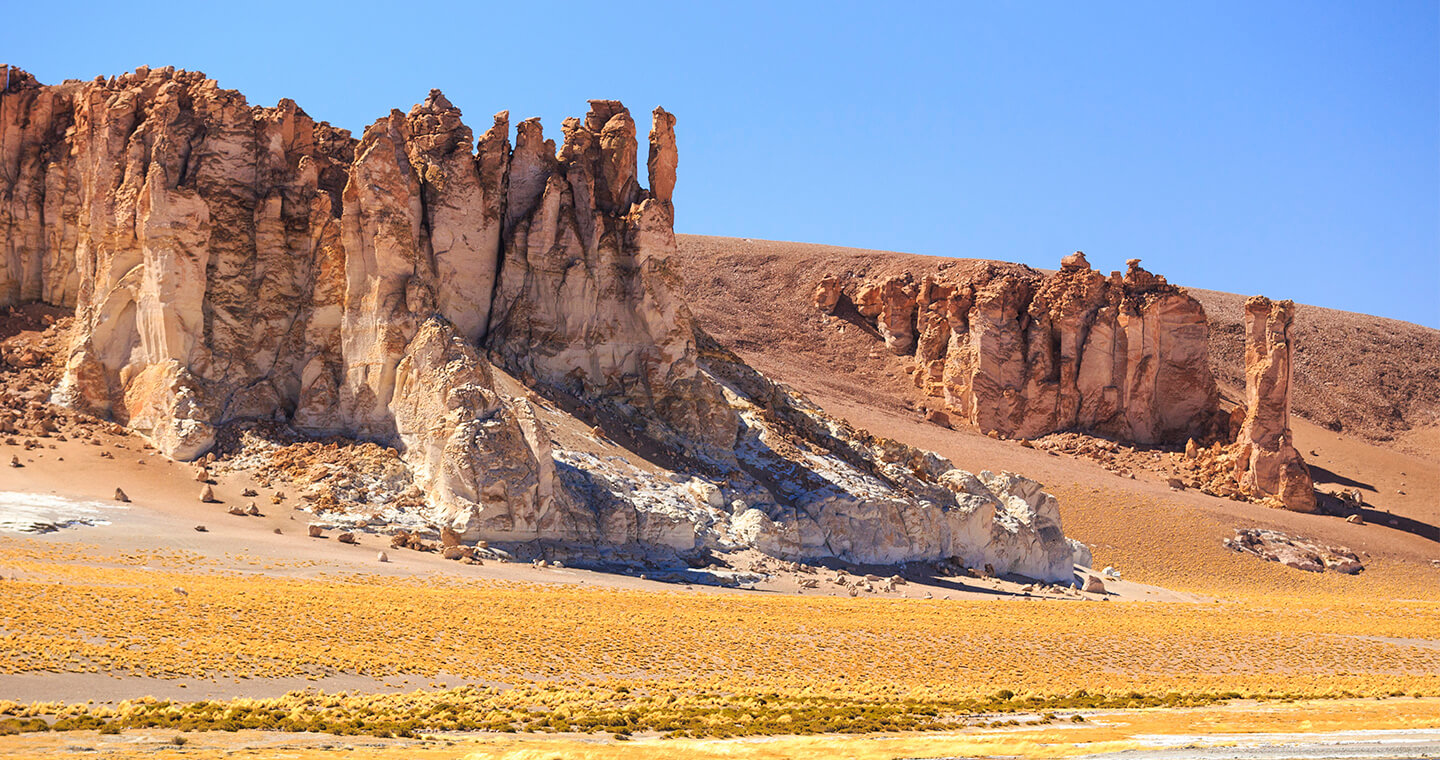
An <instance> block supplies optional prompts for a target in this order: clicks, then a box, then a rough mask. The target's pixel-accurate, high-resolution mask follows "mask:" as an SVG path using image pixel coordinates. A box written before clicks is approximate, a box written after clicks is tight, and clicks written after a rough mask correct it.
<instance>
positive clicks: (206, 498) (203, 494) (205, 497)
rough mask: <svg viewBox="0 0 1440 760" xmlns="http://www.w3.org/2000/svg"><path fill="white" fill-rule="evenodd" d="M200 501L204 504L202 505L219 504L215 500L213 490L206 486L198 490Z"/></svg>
mask: <svg viewBox="0 0 1440 760" xmlns="http://www.w3.org/2000/svg"><path fill="white" fill-rule="evenodd" d="M200 501H202V502H204V503H206V504H219V503H220V500H219V499H217V498H215V489H213V488H211V487H210V486H208V485H207V486H205V487H204V488H202V489H200Z"/></svg>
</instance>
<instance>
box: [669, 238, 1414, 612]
mask: <svg viewBox="0 0 1440 760" xmlns="http://www.w3.org/2000/svg"><path fill="white" fill-rule="evenodd" d="M986 263H987V262H983V261H980V260H975V259H947V258H940V257H932V256H917V255H912V254H902V253H889V252H883V251H870V250H860V249H852V248H838V247H833V246H823V245H812V244H803V243H786V242H774V241H760V240H748V239H740V238H719V237H700V236H692V235H682V236H680V237H679V255H678V256H677V259H676V269H677V271H678V272H679V273H680V274H681V276H682V277H683V278H684V280H685V281H686V283H687V287H686V288H685V292H686V293H687V295H688V297H689V303H690V308H691V309H692V311H693V312H694V313H695V315H696V318H697V321H698V322H699V324H701V325H702V326H704V328H705V329H706V330H707V331H709V332H710V333H711V334H712V335H713V336H714V337H715V338H716V339H717V340H718V341H719V342H721V343H722V344H724V345H725V346H727V347H729V348H731V349H733V350H735V351H736V352H737V353H739V354H740V355H741V356H742V357H743V358H744V359H745V360H746V361H747V362H749V363H750V364H752V365H753V366H755V367H756V368H757V369H759V370H761V371H762V372H765V373H767V374H769V375H770V376H771V377H773V378H775V379H776V380H778V381H781V382H784V383H788V384H790V385H792V386H794V387H795V388H797V389H798V390H800V391H802V392H804V393H806V394H808V395H810V396H811V397H812V398H813V399H814V400H815V401H816V402H818V403H820V404H822V405H823V406H824V407H825V408H826V409H828V410H830V411H831V413H833V414H836V415H839V416H842V417H845V418H846V419H848V420H849V421H851V422H852V423H854V424H856V425H858V426H860V427H863V428H866V429H868V430H870V431H871V432H873V433H876V434H879V435H883V436H888V437H893V438H896V439H898V440H901V441H903V442H905V443H908V444H910V445H914V446H920V447H922V448H926V449H930V450H933V451H936V452H938V453H940V454H941V455H943V456H946V457H948V458H950V459H951V460H952V461H954V462H955V463H956V464H957V465H958V466H961V467H969V468H979V469H994V470H1001V469H1005V470H1013V471H1016V472H1022V473H1025V474H1026V475H1027V476H1029V477H1033V478H1035V479H1037V480H1039V481H1041V482H1042V483H1045V484H1046V486H1047V488H1048V489H1049V490H1050V491H1052V492H1054V493H1056V494H1057V495H1058V496H1060V498H1061V510H1062V516H1063V519H1064V524H1065V526H1066V532H1067V533H1068V534H1070V535H1073V536H1075V537H1076V538H1078V539H1079V540H1081V541H1084V542H1086V543H1088V544H1090V545H1091V546H1093V547H1094V550H1095V561H1096V565H1097V566H1103V565H1105V564H1107V563H1113V564H1116V565H1120V566H1123V567H1126V568H1128V569H1129V570H1131V571H1134V572H1135V573H1136V577H1139V578H1143V579H1144V580H1146V581H1147V582H1158V583H1170V584H1174V585H1176V586H1179V587H1185V588H1194V589H1206V590H1210V591H1213V590H1216V589H1218V588H1229V589H1235V590H1237V591H1238V590H1240V589H1248V590H1252V591H1262V592H1264V591H1284V592H1296V591H1302V590H1305V589H1309V590H1315V589H1317V588H1325V589H1327V590H1331V591H1336V592H1340V591H1342V590H1343V588H1344V587H1345V584H1346V583H1347V582H1345V581H1329V580H1326V581H1323V582H1322V581H1319V580H1316V579H1315V578H1314V577H1313V576H1311V574H1308V573H1301V572H1298V571H1290V570H1288V569H1287V568H1283V567H1281V568H1278V569H1277V568H1276V566H1275V565H1273V564H1272V563H1258V565H1269V567H1260V566H1257V564H1256V563H1253V562H1250V561H1249V560H1253V558H1247V557H1246V556H1242V555H1239V554H1236V553H1234V552H1231V551H1228V550H1226V549H1225V548H1224V547H1223V546H1222V541H1223V540H1224V539H1225V538H1227V537H1229V536H1232V535H1233V531H1234V530H1235V529H1237V528H1256V527H1258V528H1274V529H1279V530H1285V531H1289V532H1293V533H1300V534H1303V535H1306V536H1309V537H1311V538H1316V539H1320V540H1323V541H1327V542H1331V543H1334V544H1337V545H1344V546H1348V547H1349V548H1351V549H1353V550H1355V551H1357V552H1361V556H1362V558H1363V559H1364V560H1365V562H1366V567H1367V574H1368V577H1369V581H1367V583H1375V582H1382V583H1383V584H1385V585H1387V586H1388V585H1389V584H1391V583H1398V584H1400V586H1399V587H1398V588H1396V589H1395V591H1394V592H1395V593H1402V594H1409V593H1418V594H1426V595H1429V594H1432V593H1434V592H1433V589H1434V585H1435V580H1436V578H1435V576H1436V574H1437V569H1436V566H1435V565H1433V564H1432V563H1431V561H1432V560H1435V559H1436V558H1437V557H1440V531H1437V527H1436V526H1440V507H1437V499H1440V457H1437V456H1436V455H1435V454H1434V453H1433V452H1434V451H1435V446H1434V445H1433V444H1434V443H1435V441H1436V440H1437V438H1440V436H1437V434H1436V431H1437V430H1440V427H1437V425H1436V414H1437V410H1440V401H1437V398H1436V385H1437V384H1436V382H1435V378H1436V377H1437V376H1440V332H1437V331H1435V330H1429V329H1426V328H1423V327H1418V326H1416V325H1410V324H1406V323H1401V322H1396V321H1393V320H1385V319H1380V318H1377V317H1370V316H1365V315H1359V314H1348V313H1345V312H1340V311H1335V310H1331V309H1322V308H1318V307H1313V306H1302V307H1300V308H1299V309H1298V310H1297V313H1296V317H1295V325H1296V330H1295V334H1296V336H1297V337H1298V342H1299V343H1300V344H1301V345H1302V346H1304V348H1303V349H1302V350H1300V351H1299V352H1298V353H1297V357H1298V358H1297V360H1296V375H1295V378H1294V383H1295V390H1294V397H1295V411H1296V413H1297V415H1296V417H1297V419H1295V420H1294V433H1295V442H1296V445H1297V446H1298V447H1299V448H1300V449H1301V450H1302V451H1303V452H1304V453H1305V456H1306V460H1307V462H1308V463H1309V464H1310V466H1311V472H1312V475H1313V476H1314V479H1315V484H1316V487H1317V489H1319V490H1320V491H1322V492H1334V491H1337V490H1339V489H1358V490H1360V491H1361V492H1362V494H1363V496H1364V500H1365V503H1366V504H1367V505H1369V507H1368V511H1367V512H1366V515H1367V518H1366V519H1367V520H1369V524H1366V525H1353V524H1348V523H1346V522H1345V521H1344V520H1342V519H1340V518H1336V517H1329V516H1321V515H1301V514H1294V513H1288V512H1284V511H1281V510H1275V509H1268V508H1266V507H1264V506H1261V505H1258V504H1248V503H1239V502H1232V501H1228V500H1225V499H1220V498H1216V497H1213V496H1208V495H1205V494H1201V493H1197V492H1195V491H1193V490H1188V491H1179V492H1177V491H1175V490H1173V489H1170V488H1168V487H1167V484H1166V477H1165V473H1164V472H1156V471H1153V470H1151V471H1144V470H1140V471H1138V472H1137V478H1136V479H1133V480H1132V479H1129V477H1128V473H1119V472H1116V471H1115V469H1114V468H1109V469H1107V468H1105V467H1102V466H1101V464H1099V463H1096V462H1092V461H1083V460H1077V459H1075V458H1071V457H1069V456H1064V455H1061V454H1060V453H1059V452H1055V451H1044V450H1040V449H1032V448H1027V447H1025V446H1023V445H1022V444H1021V443H1020V442H1017V441H1006V440H994V439H991V438H987V437H985V436H983V435H980V434H978V433H976V432H974V431H973V430H968V429H964V428H957V429H953V430H952V429H948V428H945V427H941V426H938V425H934V424H929V423H927V422H926V421H925V419H924V416H923V414H922V412H921V409H920V406H919V404H918V403H917V402H918V390H917V389H916V388H915V387H914V384H913V380H912V377H911V376H910V375H909V374H908V373H907V372H906V371H905V361H906V360H907V358H908V357H900V356H896V355H894V354H892V353H891V352H890V351H888V350H886V348H885V345H884V342H883V340H882V338H881V336H880V335H879V334H878V333H876V332H875V331H874V329H873V328H871V327H870V326H869V325H867V324H865V323H864V322H863V321H861V320H854V321H837V320H836V319H835V318H834V317H827V316H826V315H823V314H821V313H820V312H819V311H818V310H817V309H816V308H815V307H814V305H813V303H812V300H811V297H812V294H813V292H814V290H815V286H816V284H817V283H819V281H820V279H821V278H822V277H824V276H825V275H827V274H837V275H847V274H848V275H850V276H853V277H857V278H864V279H878V278H880V277H884V276H888V275H891V274H900V273H904V272H910V273H912V274H914V275H915V276H917V277H920V276H923V275H925V274H927V273H932V272H940V271H945V272H947V273H949V274H951V275H960V274H963V273H964V272H965V271H966V270H967V269H976V268H979V267H982V266H984V265H986ZM1099 264H1100V262H1097V265H1099ZM1002 266H1007V267H1016V268H1017V269H1024V267H1023V265H1018V264H1005V265H1002ZM1101 268H1108V267H1104V266H1103V265H1101ZM1182 284H1183V283H1182ZM1191 293H1192V294H1193V295H1195V296H1196V297H1197V298H1199V299H1200V300H1201V301H1202V302H1203V303H1204V304H1205V306H1206V309H1207V312H1208V313H1209V319H1210V324H1211V333H1212V334H1211V337H1210V343H1211V346H1210V348H1211V361H1212V365H1213V367H1214V370H1215V373H1216V377H1217V379H1218V380H1219V381H1220V383H1221V385H1222V388H1224V387H1227V386H1228V392H1227V393H1226V395H1227V396H1229V398H1230V399H1231V400H1232V401H1233V400H1235V399H1237V398H1239V396H1240V392H1241V391H1243V387H1244V383H1243V380H1242V379H1241V378H1243V343H1244V337H1243V334H1242V333H1240V332H1239V324H1240V318H1241V313H1242V306H1243V303H1244V300H1245V299H1244V297H1242V296H1236V295H1231V294H1227V293H1214V292H1209V291H1191ZM1272 295H1277V296H1283V295H1284V294H1272ZM1332 336H1334V337H1342V338H1344V339H1343V340H1335V339H1333V337H1332ZM1382 377H1383V378H1384V379H1383V381H1381V380H1380V379H1379V378H1382ZM1336 420H1338V422H1339V424H1338V425H1335V424H1333V422H1334V421H1336ZM1317 422H1318V424H1317ZM1327 423H1332V424H1327ZM1337 427H1338V428H1339V429H1338V430H1336V429H1335V428H1337ZM1427 443H1429V444H1431V445H1429V446H1427V445H1426V444H1427ZM1119 448H1120V449H1122V450H1125V451H1128V454H1125V455H1126V456H1130V457H1132V458H1134V457H1143V456H1149V455H1148V454H1146V453H1145V452H1144V451H1143V450H1135V449H1126V447H1124V446H1121V447H1119ZM1155 456H1157V457H1158V456H1159V455H1158V454H1157V455H1155ZM1117 475H1118V477H1117ZM1417 581H1418V585H1416V582H1417ZM1331 584H1334V585H1333V587H1332V585H1331ZM1422 589H1428V591H1422ZM1355 590H1356V591H1357V592H1358V588H1356V589H1355Z"/></svg>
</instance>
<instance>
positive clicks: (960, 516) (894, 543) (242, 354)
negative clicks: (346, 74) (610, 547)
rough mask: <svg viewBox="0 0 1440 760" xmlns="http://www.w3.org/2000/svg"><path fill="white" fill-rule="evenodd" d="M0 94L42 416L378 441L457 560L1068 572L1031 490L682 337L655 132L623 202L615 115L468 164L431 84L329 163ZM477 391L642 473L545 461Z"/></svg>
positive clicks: (624, 142)
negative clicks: (655, 557)
mask: <svg viewBox="0 0 1440 760" xmlns="http://www.w3.org/2000/svg"><path fill="white" fill-rule="evenodd" d="M4 74H5V76H4V81H5V83H6V85H5V89H4V93H3V101H0V235H3V238H0V305H8V304H16V303H22V302H30V301H43V302H45V303H49V304H53V305H60V306H65V307H71V308H74V309H75V315H76V316H75V320H74V328H73V333H72V336H71V340H70V348H69V353H68V361H67V364H66V369H65V372H64V375H63V378H62V379H61V381H60V383H59V384H58V387H57V388H56V390H55V394H54V397H55V399H56V400H57V401H58V402H60V403H64V404H66V405H68V406H71V407H74V408H77V409H83V410H86V411H88V412H91V413H94V414H96V415H98V416H103V417H108V418H112V419H114V420H116V421H118V422H121V423H122V424H125V425H127V426H129V427H130V428H132V429H134V430H137V431H139V432H142V433H144V434H146V435H148V436H149V437H150V438H151V439H152V440H153V441H154V442H155V444H156V445H157V446H159V447H160V448H161V449H162V450H163V451H165V452H166V453H168V454H170V455H172V456H176V457H178V458H182V459H183V458H193V457H195V456H198V455H199V454H201V453H203V452H205V451H206V450H207V449H208V448H209V447H210V446H211V445H212V443H213V441H214V440H215V436H216V432H217V431H218V430H221V429H223V428H225V427H226V426H228V425H232V424H235V423H239V422H243V421H247V420H250V421H253V420H267V421H273V422H274V423H278V424H281V425H284V426H286V427H289V428H292V429H293V430H295V431H299V432H301V433H308V434H312V435H328V434H343V435H347V436H352V437H355V438H359V439H365V440H372V441H379V442H384V443H388V444H393V445H395V446H397V447H398V448H400V449H402V450H403V452H404V458H405V461H406V463H407V464H408V466H409V467H410V469H411V470H412V473H413V476H414V482H415V484H416V485H417V486H419V487H420V488H421V490H422V491H423V492H424V494H425V497H426V500H427V501H428V503H429V506H430V509H431V510H432V512H433V515H432V516H433V517H434V519H436V520H437V521H439V522H443V523H444V524H445V525H447V526H449V527H453V528H455V529H456V530H457V531H458V532H460V533H461V534H463V535H464V536H465V537H466V538H467V539H471V540H479V539H484V540H492V541H525V540H532V539H544V540H551V541H576V542H605V543H610V544H617V543H641V544H647V545H659V546H665V547H668V548H670V549H673V550H675V551H679V552H682V553H683V552H691V551H696V550H700V549H707V548H720V549H725V548H740V547H747V546H754V547H759V548H761V549H762V550H764V551H767V552H769V553H772V554H775V555H777V556H782V557H788V558H819V557H838V558H842V559H847V560H854V561H863V562H898V561H905V560H911V559H939V558H947V557H960V558H962V559H963V560H965V561H966V562H967V563H969V564H971V565H975V566H978V565H981V564H991V565H993V566H994V567H995V568H996V569H997V571H999V572H1018V573H1022V574H1026V575H1029V576H1032V577H1035V578H1040V579H1043V580H1068V579H1069V578H1070V573H1071V564H1072V560H1073V559H1074V558H1075V554H1074V552H1075V549H1074V548H1073V547H1072V546H1071V545H1070V544H1069V543H1067V542H1066V541H1065V539H1064V537H1063V535H1062V533H1061V530H1060V524H1059V516H1058V511H1057V510H1056V508H1055V503H1054V499H1053V498H1052V497H1049V496H1048V495H1047V494H1044V493H1043V492H1042V491H1041V490H1040V488H1039V486H1038V484H1035V483H1033V482H1032V481H1027V480H1025V479H1023V478H1019V477H1017V476H1013V475H1000V476H995V475H990V474H988V473H983V474H982V475H981V476H980V477H975V476H972V475H970V474H968V473H963V472H960V471H958V470H955V469H953V468H952V467H950V466H949V464H948V463H947V462H945V461H944V460H941V459H939V458H937V457H935V456H934V455H931V454H927V453H925V452H921V451H917V450H915V449H911V448H909V447H905V446H902V445H899V444H896V443H894V442H890V441H883V440H877V439H874V438H871V437H869V436H868V435H866V434H864V433H863V432H862V431H856V430H853V429H851V428H849V427H848V426H846V425H844V424H843V423H840V422H838V421H836V420H833V419H830V418H828V417H826V416H825V415H824V414H823V413H821V412H820V411H819V410H818V409H816V408H814V407H813V405H811V404H809V403H808V402H806V401H805V400H804V399H803V398H800V397H798V396H797V395H796V394H793V393H791V392H789V391H787V390H785V389H783V388H780V387H778V386H776V385H775V384H773V383H771V382H770V381H769V380H767V379H765V378H763V377H762V376H760V375H759V374H758V373H755V372H754V371H753V370H750V369H749V368H748V367H746V366H745V365H743V363H741V362H739V360H738V359H735V358H734V357H733V356H731V355H729V354H727V353H726V352H724V351H722V350H720V349H718V347H715V346H714V345H713V344H711V343H708V342H707V340H706V338H705V336H704V334H703V332H701V331H699V330H698V328H697V327H696V326H695V324H694V323H693V320H692V319H691V317H690V314H689V312H688V310H687V309H686V308H685V305H684V303H683V302H682V301H681V300H680V299H679V297H678V296H677V291H678V287H677V285H678V282H677V280H676V277H675V275H674V273H673V272H672V271H671V269H670V267H669V264H668V257H669V256H670V254H671V253H673V251H674V249H675V239H674V233H673V216H674V208H673V204H672V191H673V188H674V185H675V172H676V166H677V164H678V161H677V154H676V148H675V137H674V124H675V120H674V118H673V117H672V116H670V115H669V114H667V113H665V112H664V111H663V110H660V109H657V110H656V112H655V114H654V122H653V126H652V129H651V133H650V140H649V142H650V150H649V156H648V160H647V162H646V165H647V169H648V174H649V177H648V179H649V186H650V189H649V190H646V189H645V188H643V187H641V186H640V184H639V181H638V177H637V170H636V164H637V158H638V157H637V144H636V127H635V124H634V121H633V120H632V119H631V117H630V114H629V112H628V111H627V110H626V109H625V108H624V107H623V106H622V105H621V104H620V103H618V102H615V101H603V100H601V101H592V102H591V110H590V112H589V113H588V114H587V115H586V117H585V118H584V119H583V120H581V119H567V120H566V121H565V123H564V125H563V128H562V131H563V133H564V138H565V140H564V144H563V146H562V147H561V148H560V150H559V151H558V152H557V151H556V147H555V144H554V143H553V142H551V141H547V140H545V138H544V134H543V131H542V128H541V125H540V124H539V122H538V121H537V120H533V119H532V120H526V121H522V122H521V123H520V124H519V125H518V128H517V132H516V141H515V145H514V146H513V148H512V147H511V146H510V144H509V117H508V114H506V113H501V114H498V115H497V116H496V118H495V121H494V125H493V126H492V127H491V128H490V129H489V130H487V131H486V133H485V134H484V135H482V136H481V137H480V138H479V140H478V141H475V145H474V146H473V148H472V140H474V136H473V134H472V133H471V131H470V130H469V129H468V128H467V127H465V126H464V124H463V123H462V122H461V119H460V112H459V110H458V109H456V108H454V107H453V106H452V105H451V104H450V103H449V102H448V101H447V100H446V99H445V98H444V96H443V95H441V94H440V93H439V92H438V91H432V93H431V94H430V97H428V98H427V99H426V100H425V102H424V103H422V104H420V105H417V106H415V107H414V108H413V109H412V110H411V111H410V112H409V113H408V114H407V113H401V112H399V111H392V112H391V113H390V114H389V115H388V116H387V117H385V118H382V119H380V120H378V121H376V122H375V123H374V124H372V125H371V126H370V127H368V128H367V129H366V130H365V132H364V134H363V136H362V137H361V138H360V139H359V140H355V139H354V138H353V137H352V136H351V135H349V134H348V133H346V132H345V131H343V130H338V129H334V128H332V127H330V126H328V125H326V124H324V123H322V122H315V121H314V120H312V119H310V117H309V116H307V115H306V114H305V113H304V112H303V111H302V110H300V109H299V107H298V106H296V105H295V104H294V103H292V102H289V101H282V102H281V103H280V104H279V105H278V106H276V107H275V108H261V107H252V106H250V105H248V104H247V103H246V101H245V99H244V98H243V97H242V96H241V95H240V94H239V93H236V92H234V91H230V90H224V89H221V88H219V87H218V86H217V85H216V83H215V82H214V81H213V80H209V79H206V78H205V77H204V75H203V74H199V73H195V72H184V71H176V70H174V69H173V68H163V69H148V68H141V69H138V70H136V71H135V72H133V73H129V74H125V75H122V76H119V77H113V78H110V79H96V80H94V81H90V82H66V83H64V84H61V85H57V86H53V87H46V86H42V85H39V84H38V83H37V82H36V81H35V80H34V78H33V77H31V76H29V75H28V74H26V73H25V72H23V71H20V70H18V69H13V68H10V67H5V71H4ZM707 347H708V348H707ZM501 374H507V375H511V376H514V377H516V378H518V379H519V380H520V381H521V382H522V383H523V384H524V385H526V386H528V387H529V388H531V389H533V390H535V391H538V392H539V395H540V396H542V397H545V398H548V399H551V400H553V401H555V402H556V403H559V404H560V405H561V406H563V407H565V408H566V409H569V410H570V411H571V412H572V413H574V414H576V415H579V416H581V417H582V418H584V419H585V420H586V421H587V422H589V423H593V424H596V425H598V426H599V427H600V428H603V430H604V431H605V432H606V433H607V434H608V435H610V436H611V437H614V438H615V439H616V440H620V441H623V442H626V443H627V444H630V445H632V446H633V447H634V448H635V449H636V450H644V451H646V452H647V455H648V456H649V457H650V458H653V459H654V460H656V461H659V462H661V463H663V464H664V466H665V467H666V468H667V469H668V471H669V472H670V476H669V477H667V478H663V479H656V478H647V477H643V476H641V475H639V474H637V471H635V470H634V468H628V469H627V467H626V466H625V465H623V464H621V463H617V462H615V461H610V460H606V459H601V458H598V457H595V456H593V455H590V454H587V453H586V452H581V451H562V450H555V449H553V447H552V443H551V436H550V435H549V433H548V431H547V430H546V429H545V426H544V423H543V422H541V420H540V418H539V416H537V415H536V414H535V409H534V407H533V406H532V401H531V400H530V399H527V398H522V397H517V396H515V395H506V394H503V393H501V392H500V391H499V390H498V389H499V388H500V386H501V383H500V382H499V380H500V375H501Z"/></svg>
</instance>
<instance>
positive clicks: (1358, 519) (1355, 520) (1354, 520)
mask: <svg viewBox="0 0 1440 760" xmlns="http://www.w3.org/2000/svg"><path fill="white" fill-rule="evenodd" d="M1345 522H1347V523H1350V524H1351V525H1364V524H1365V518H1364V517H1362V516H1361V515H1358V514H1357V515H1350V516H1349V517H1347V518H1345Z"/></svg>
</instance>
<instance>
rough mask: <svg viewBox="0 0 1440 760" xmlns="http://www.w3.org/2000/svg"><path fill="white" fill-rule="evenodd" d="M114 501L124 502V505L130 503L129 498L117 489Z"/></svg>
mask: <svg viewBox="0 0 1440 760" xmlns="http://www.w3.org/2000/svg"><path fill="white" fill-rule="evenodd" d="M115 501H119V502H124V503H126V504H129V503H130V497H129V496H127V495H126V494H125V492H124V491H122V490H120V489H119V488H117V489H115Z"/></svg>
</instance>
